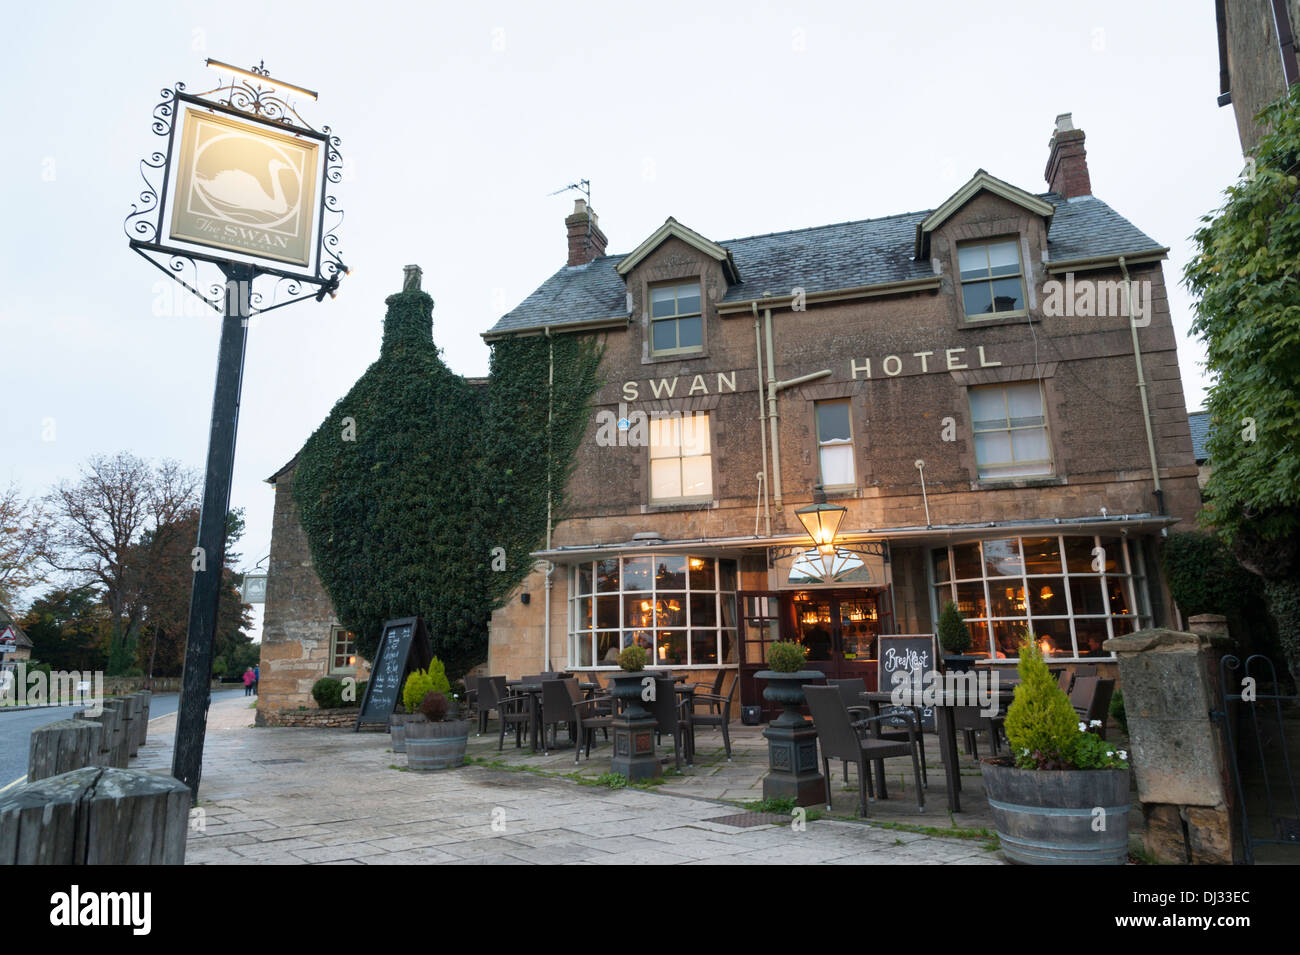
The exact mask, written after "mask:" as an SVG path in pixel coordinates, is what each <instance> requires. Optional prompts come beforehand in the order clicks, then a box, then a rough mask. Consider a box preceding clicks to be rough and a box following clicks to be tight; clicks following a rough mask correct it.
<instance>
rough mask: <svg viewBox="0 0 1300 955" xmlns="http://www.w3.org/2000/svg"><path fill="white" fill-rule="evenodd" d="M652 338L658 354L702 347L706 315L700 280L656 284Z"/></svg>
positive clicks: (653, 346) (651, 298)
mask: <svg viewBox="0 0 1300 955" xmlns="http://www.w3.org/2000/svg"><path fill="white" fill-rule="evenodd" d="M650 336H651V337H650V340H651V347H652V350H653V351H654V353H655V354H656V355H674V354H680V353H682V352H694V351H702V350H703V348H704V318H703V316H702V315H701V314H700V283H699V282H685V283H682V284H678V285H657V286H655V287H653V288H651V289H650Z"/></svg>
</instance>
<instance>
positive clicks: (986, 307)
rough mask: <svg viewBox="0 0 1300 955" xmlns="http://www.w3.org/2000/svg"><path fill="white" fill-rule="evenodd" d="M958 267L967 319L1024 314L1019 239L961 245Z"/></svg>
mask: <svg viewBox="0 0 1300 955" xmlns="http://www.w3.org/2000/svg"><path fill="white" fill-rule="evenodd" d="M957 264H958V268H959V269H960V271H961V299H962V303H963V305H964V306H965V310H966V317H967V318H988V317H990V316H993V315H996V314H1000V313H1003V312H1022V311H1024V308H1025V284H1024V281H1023V279H1022V277H1021V270H1020V249H1019V248H1018V247H1017V244H1016V240H1015V239H1004V240H1002V241H1000V242H984V243H980V244H978V245H963V246H960V247H958V249H957Z"/></svg>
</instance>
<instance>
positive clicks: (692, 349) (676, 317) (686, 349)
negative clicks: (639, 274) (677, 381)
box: [647, 279, 704, 357]
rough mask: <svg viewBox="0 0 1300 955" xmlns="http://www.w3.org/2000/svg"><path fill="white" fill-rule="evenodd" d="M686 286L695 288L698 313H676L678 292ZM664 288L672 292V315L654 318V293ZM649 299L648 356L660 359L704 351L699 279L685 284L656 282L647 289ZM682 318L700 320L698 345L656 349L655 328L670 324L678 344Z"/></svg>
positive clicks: (701, 292) (680, 282) (702, 294)
mask: <svg viewBox="0 0 1300 955" xmlns="http://www.w3.org/2000/svg"><path fill="white" fill-rule="evenodd" d="M688 285H694V286H695V290H696V293H697V295H698V298H699V302H700V308H699V310H698V311H695V312H680V311H678V308H679V306H678V292H679V291H680V290H681V289H682V288H684V287H686V286H688ZM665 288H670V289H672V290H673V314H672V315H660V316H657V317H656V316H655V309H654V293H655V290H656V289H665ZM649 299H650V301H649V306H650V307H649V308H648V309H647V311H648V312H649V314H650V354H651V355H654V356H655V357H660V356H663V355H698V354H699V353H701V352H703V351H704V286H703V284H702V283H701V282H700V280H699V279H694V280H690V281H685V282H682V281H674V282H656V283H655V284H654V285H651V286H650V287H649ZM683 318H698V319H699V320H700V343H699V344H698V345H686V346H682V345H680V344H679V345H678V346H677V347H675V348H656V347H655V326H656V325H659V324H661V323H663V322H672V323H673V338H674V339H675V340H676V341H677V342H679V343H680V342H681V340H682V332H681V320H682V319H683Z"/></svg>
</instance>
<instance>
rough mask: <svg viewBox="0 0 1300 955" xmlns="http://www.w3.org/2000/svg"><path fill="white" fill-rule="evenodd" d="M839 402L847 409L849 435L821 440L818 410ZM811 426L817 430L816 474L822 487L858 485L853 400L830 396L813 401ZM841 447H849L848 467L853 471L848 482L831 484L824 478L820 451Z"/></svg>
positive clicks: (840, 487) (835, 488)
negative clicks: (829, 397)
mask: <svg viewBox="0 0 1300 955" xmlns="http://www.w3.org/2000/svg"><path fill="white" fill-rule="evenodd" d="M840 404H842V405H844V406H845V408H847V409H848V419H849V436H848V438H847V439H845V438H830V439H826V440H823V438H822V422H821V415H820V414H819V412H820V411H821V409H822V408H823V407H825V406H828V405H840ZM813 426H814V428H815V429H816V431H817V474H818V477H820V479H821V483H822V487H823V488H826V489H828V490H840V489H844V488H855V487H857V486H858V462H857V454H856V452H855V450H854V447H855V445H854V436H853V401H852V400H851V399H849V398H831V399H828V400H826V401H815V402H813ZM843 447H847V448H848V449H849V469H850V470H851V471H852V472H853V473H852V479H851V480H850V481H849V482H848V483H844V482H840V483H838V484H831V483H829V482H827V480H826V469H825V467H824V466H823V463H822V451H823V450H824V449H825V448H843Z"/></svg>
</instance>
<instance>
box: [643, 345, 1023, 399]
mask: <svg viewBox="0 0 1300 955" xmlns="http://www.w3.org/2000/svg"><path fill="white" fill-rule="evenodd" d="M1001 364H1002V362H1000V361H994V360H993V359H992V358H991V357H990V356H989V355H987V354H986V353H985V351H984V346H983V345H978V346H976V347H975V348H943V349H940V350H939V351H918V352H910V353H908V354H905V355H885V356H884V357H883V358H879V360H878V362H877V363H876V364H875V366H874V367H876V368H878V369H879V370H880V372H881V373H882V374H884V375H885V376H886V377H889V378H893V377H895V376H897V375H900V374H902V373H903V372H904V370H905V369H906V368H907V367H908V366H909V365H910V366H911V368H910V370H911V372H915V373H920V374H927V373H929V372H935V371H964V370H966V369H970V368H996V367H997V366H998V365H1001ZM872 367H873V365H872V359H871V358H864V359H862V360H861V361H859V360H858V359H856V358H850V359H849V362H848V373H849V378H850V380H853V381H857V380H858V378H860V377H861V378H870V377H871V374H872V372H871V369H872ZM641 384H642V383H641V382H639V381H625V382H623V394H622V398H623V400H624V401H639V400H641V399H642V398H656V399H659V398H678V397H682V398H690V397H694V396H695V395H707V394H711V393H712V394H719V395H721V394H727V393H730V392H734V391H735V390H736V372H735V371H731V372H721V371H720V372H717V381H716V382H715V386H714V389H715V390H714V391H713V392H710V391H709V383H708V380H707V379H706V378H705V376H704V375H695V376H694V377H692V378H691V380H690V384H689V385H687V384H686V382H685V380H684V378H683V376H680V375H678V376H675V377H673V378H651V379H649V380H648V381H646V382H645V384H646V385H647V392H648V393H646V394H642V390H641ZM679 384H680V386H681V389H682V390H681V391H680V392H679V391H678V386H679Z"/></svg>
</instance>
